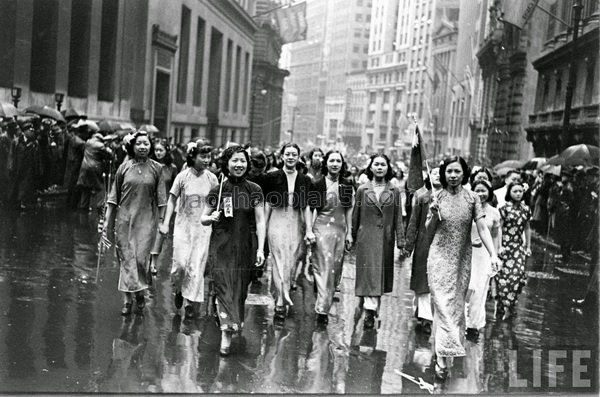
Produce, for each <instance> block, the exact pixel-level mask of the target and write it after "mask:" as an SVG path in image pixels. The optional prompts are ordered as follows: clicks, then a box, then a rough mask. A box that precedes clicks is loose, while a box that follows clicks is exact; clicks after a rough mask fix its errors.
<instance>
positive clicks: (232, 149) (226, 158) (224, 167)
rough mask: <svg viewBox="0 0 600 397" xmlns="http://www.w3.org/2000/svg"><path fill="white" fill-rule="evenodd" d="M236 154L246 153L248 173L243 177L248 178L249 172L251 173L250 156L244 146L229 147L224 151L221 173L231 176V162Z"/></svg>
mask: <svg viewBox="0 0 600 397" xmlns="http://www.w3.org/2000/svg"><path fill="white" fill-rule="evenodd" d="M236 153H244V157H245V158H246V163H247V164H248V165H247V167H246V172H244V175H243V176H246V175H247V174H248V172H250V155H249V154H248V152H247V151H246V149H244V147H243V146H239V145H235V146H230V147H228V148H227V149H225V150H224V151H223V153H221V172H222V173H223V175H225V176H229V167H228V165H229V160H231V158H232V157H233V155H234V154H236Z"/></svg>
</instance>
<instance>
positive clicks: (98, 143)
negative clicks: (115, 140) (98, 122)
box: [77, 133, 112, 210]
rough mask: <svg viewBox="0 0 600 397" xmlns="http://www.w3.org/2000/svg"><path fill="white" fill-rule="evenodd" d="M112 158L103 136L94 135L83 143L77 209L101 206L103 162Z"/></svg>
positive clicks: (103, 188)
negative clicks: (79, 194)
mask: <svg viewBox="0 0 600 397" xmlns="http://www.w3.org/2000/svg"><path fill="white" fill-rule="evenodd" d="M111 158H112V151H111V150H110V149H109V148H108V147H107V146H106V144H105V142H104V139H103V136H102V134H100V133H95V134H93V135H92V137H91V138H90V139H88V140H87V142H86V143H85V150H84V154H83V162H82V163H81V169H80V170H79V178H78V179H77V187H78V189H80V191H81V198H80V200H79V209H82V210H88V209H89V210H92V209H93V208H97V209H99V208H101V207H102V206H103V204H104V203H103V196H104V195H103V193H104V191H105V189H106V187H105V186H104V184H105V181H104V179H103V176H102V174H103V172H104V171H105V169H104V165H103V161H104V160H110V159H111Z"/></svg>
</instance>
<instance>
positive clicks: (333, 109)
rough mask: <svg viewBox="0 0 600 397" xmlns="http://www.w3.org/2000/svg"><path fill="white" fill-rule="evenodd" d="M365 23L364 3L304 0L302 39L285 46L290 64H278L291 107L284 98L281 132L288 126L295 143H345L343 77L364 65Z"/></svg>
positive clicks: (345, 82) (366, 8)
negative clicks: (284, 72) (285, 73)
mask: <svg viewBox="0 0 600 397" xmlns="http://www.w3.org/2000/svg"><path fill="white" fill-rule="evenodd" d="M370 19H371V1H370V0H308V1H307V10H306V20H307V25H308V32H307V39H306V40H305V41H303V42H298V43H292V44H290V45H289V46H288V51H289V59H290V63H289V65H282V66H283V67H286V68H287V69H289V71H290V76H289V77H288V78H287V79H286V82H285V91H286V93H289V94H291V95H292V97H291V98H294V101H295V103H296V105H294V106H290V105H289V104H287V102H286V99H285V98H284V108H286V107H287V108H288V109H284V115H287V121H285V122H284V123H285V126H284V130H286V131H287V130H291V124H292V123H293V124H294V140H295V141H297V142H298V143H300V144H304V145H307V144H308V145H311V144H319V145H327V144H330V143H334V142H337V141H342V140H347V139H346V127H347V125H348V120H347V118H346V116H347V115H348V114H349V113H348V110H347V108H348V107H349V106H350V100H351V99H350V98H351V96H350V95H348V88H349V82H348V80H349V77H348V76H349V75H350V74H351V73H355V72H358V71H361V70H364V69H365V67H366V61H367V51H368V42H369V23H370ZM294 109H295V110H294ZM283 138H284V139H285V137H283ZM353 139H354V143H355V144H356V141H357V138H353ZM353 139H350V141H352V140H353ZM350 141H348V142H350Z"/></svg>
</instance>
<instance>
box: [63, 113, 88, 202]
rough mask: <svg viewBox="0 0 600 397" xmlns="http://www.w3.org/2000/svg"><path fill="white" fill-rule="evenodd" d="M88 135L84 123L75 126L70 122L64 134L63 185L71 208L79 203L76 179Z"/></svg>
mask: <svg viewBox="0 0 600 397" xmlns="http://www.w3.org/2000/svg"><path fill="white" fill-rule="evenodd" d="M89 136H90V131H89V129H88V127H87V126H86V125H83V126H81V127H75V125H74V124H71V126H70V127H69V128H68V129H67V133H66V135H65V152H66V154H65V157H66V164H65V175H64V178H63V187H64V188H66V189H67V206H68V207H69V208H73V209H75V208H77V206H78V204H79V199H80V193H79V191H78V190H77V179H78V178H79V170H80V168H81V163H82V161H83V153H84V151H85V141H86V140H87V139H88V138H89Z"/></svg>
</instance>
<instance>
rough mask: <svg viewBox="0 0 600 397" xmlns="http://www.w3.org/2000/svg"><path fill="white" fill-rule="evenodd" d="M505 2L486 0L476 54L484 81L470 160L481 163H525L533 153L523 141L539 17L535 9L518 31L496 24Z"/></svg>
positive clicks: (539, 43)
mask: <svg viewBox="0 0 600 397" xmlns="http://www.w3.org/2000/svg"><path fill="white" fill-rule="evenodd" d="M509 4H510V3H509V2H507V1H505V0H494V1H490V6H489V12H490V16H489V30H488V32H487V35H486V37H485V39H484V41H483V42H482V43H481V46H480V49H479V51H478V53H477V58H478V59H479V65H480V67H481V73H482V79H483V90H482V91H483V92H482V105H481V106H482V113H483V120H482V127H481V128H480V130H479V132H478V135H479V136H478V138H477V139H478V143H479V144H480V145H479V146H478V147H477V152H476V153H475V157H476V158H477V159H481V160H482V161H484V163H483V164H482V165H488V166H489V165H494V164H497V163H500V162H502V161H504V160H509V159H528V158H531V157H532V156H533V150H532V147H531V145H530V144H529V143H527V140H526V133H525V129H526V128H527V126H528V120H527V117H526V115H528V114H530V113H532V112H533V104H534V101H533V98H535V93H536V82H537V72H536V71H535V70H534V68H533V66H532V65H531V61H532V60H534V59H536V58H538V57H539V54H540V51H541V49H542V46H543V42H544V34H543V23H542V22H543V20H544V18H545V17H544V14H543V13H541V12H539V11H535V12H534V13H533V15H532V17H531V19H530V20H529V22H528V23H527V24H526V25H525V26H524V28H523V29H522V30H519V29H517V28H516V27H514V26H512V25H510V24H507V23H503V22H502V21H501V16H502V9H503V7H506V6H507V5H509Z"/></svg>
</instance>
